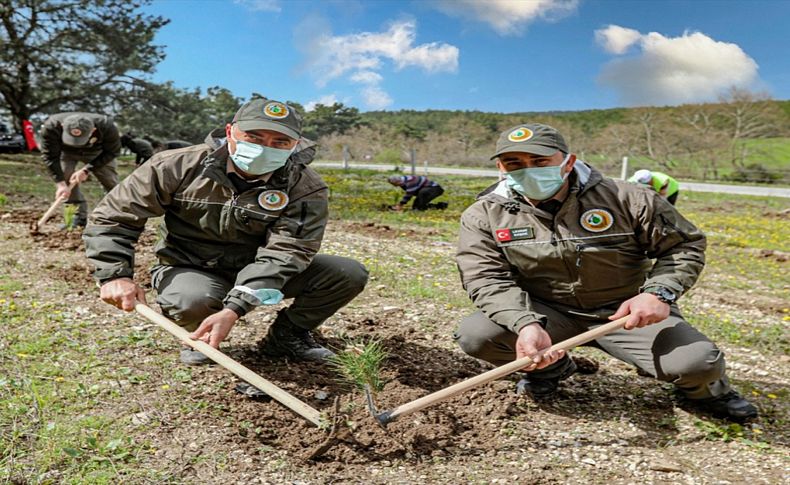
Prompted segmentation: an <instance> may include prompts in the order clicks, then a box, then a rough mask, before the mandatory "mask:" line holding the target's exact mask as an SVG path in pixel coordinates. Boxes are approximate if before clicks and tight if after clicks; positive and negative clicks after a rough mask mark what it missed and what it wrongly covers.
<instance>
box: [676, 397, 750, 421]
mask: <svg viewBox="0 0 790 485" xmlns="http://www.w3.org/2000/svg"><path fill="white" fill-rule="evenodd" d="M688 402H689V403H690V404H692V405H693V406H695V407H696V408H697V409H700V410H702V411H705V412H707V413H710V414H712V415H713V416H714V417H716V418H719V419H729V420H730V421H746V420H749V419H754V418H756V417H757V415H758V414H759V413H758V411H757V408H756V407H755V406H754V404H752V403H750V402H749V401H747V400H746V399H744V398H743V397H741V395H740V394H738V393H737V392H735V391H730V392H728V393H727V394H724V395H722V396H718V397H711V398H708V399H689V400H688Z"/></svg>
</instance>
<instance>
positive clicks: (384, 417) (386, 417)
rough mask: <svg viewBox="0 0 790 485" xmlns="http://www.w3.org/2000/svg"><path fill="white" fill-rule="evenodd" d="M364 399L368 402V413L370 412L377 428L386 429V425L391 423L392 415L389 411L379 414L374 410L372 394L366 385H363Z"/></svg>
mask: <svg viewBox="0 0 790 485" xmlns="http://www.w3.org/2000/svg"><path fill="white" fill-rule="evenodd" d="M365 399H366V400H367V402H368V411H370V414H371V415H372V416H373V418H375V419H376V422H377V423H378V424H379V426H381V427H382V428H385V429H386V427H387V423H389V422H390V421H392V415H391V413H390V412H389V411H383V412H379V411H378V409H376V404H375V403H374V402H373V393H372V392H370V386H369V385H367V384H365Z"/></svg>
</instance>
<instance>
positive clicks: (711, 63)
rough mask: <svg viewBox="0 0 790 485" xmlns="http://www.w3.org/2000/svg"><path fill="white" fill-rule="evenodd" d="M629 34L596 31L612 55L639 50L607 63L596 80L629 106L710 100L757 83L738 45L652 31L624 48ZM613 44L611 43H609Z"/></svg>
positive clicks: (751, 62) (700, 36)
mask: <svg viewBox="0 0 790 485" xmlns="http://www.w3.org/2000/svg"><path fill="white" fill-rule="evenodd" d="M612 27H617V26H609V27H608V28H607V29H604V32H605V31H606V30H608V31H609V32H610V33H611V32H616V31H615V30H612ZM620 29H622V28H620ZM629 30H630V29H622V30H621V31H619V34H615V35H608V36H607V35H606V34H605V33H602V34H601V35H600V36H599V34H598V32H596V37H597V38H598V39H599V41H601V39H603V45H604V47H605V48H606V49H607V50H610V49H613V50H611V51H612V52H616V51H617V50H618V49H622V51H621V52H625V50H627V49H628V46H629V45H632V44H635V43H638V45H639V47H638V50H639V52H638V54H636V55H635V56H633V57H625V58H619V59H615V60H613V61H610V62H609V63H608V64H606V65H605V66H604V67H603V69H602V71H601V74H600V76H599V81H600V82H601V83H602V84H604V85H606V86H609V87H612V88H613V89H615V90H616V91H617V92H618V94H619V95H620V96H621V98H622V101H623V102H625V103H626V104H628V105H632V106H634V105H636V106H640V105H641V106H644V105H673V104H683V103H694V102H704V101H710V100H714V99H715V98H716V97H717V96H718V95H719V94H721V93H722V92H724V91H726V90H727V89H729V88H731V87H733V86H735V87H741V88H747V87H748V86H749V85H750V84H752V83H753V82H755V81H756V80H757V69H758V66H757V63H756V62H755V61H754V59H752V58H751V57H749V56H748V55H747V54H746V53H745V52H744V51H743V50H742V49H741V48H740V47H739V46H738V45H737V44H732V43H728V42H720V41H716V40H714V39H711V38H710V37H708V36H706V35H705V34H702V33H700V32H685V33H684V34H683V35H681V36H679V37H665V36H663V35H661V34H659V33H656V32H651V33H649V34H644V35H642V34H640V36H639V38H638V39H637V40H636V41H633V42H631V43H630V44H629V43H628V36H629V35H632V34H628V33H625V34H624V33H623V32H625V31H629ZM599 32H601V31H599ZM633 32H636V31H633ZM612 39H616V40H614V41H613V42H614V43H612ZM618 42H619V43H618Z"/></svg>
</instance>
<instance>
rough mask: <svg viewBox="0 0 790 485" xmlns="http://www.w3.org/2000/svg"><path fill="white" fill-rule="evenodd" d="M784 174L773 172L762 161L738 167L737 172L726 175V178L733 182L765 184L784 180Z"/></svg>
mask: <svg viewBox="0 0 790 485" xmlns="http://www.w3.org/2000/svg"><path fill="white" fill-rule="evenodd" d="M783 178H784V175H783V174H782V173H780V172H772V171H770V170H768V169H767V168H766V167H765V166H763V165H762V164H760V163H750V164H749V165H747V166H746V167H738V168H737V169H736V170H735V172H733V173H731V174H729V175H725V176H724V179H725V180H729V181H732V182H756V183H763V184H775V183H777V182H778V181H780V180H782V179H783Z"/></svg>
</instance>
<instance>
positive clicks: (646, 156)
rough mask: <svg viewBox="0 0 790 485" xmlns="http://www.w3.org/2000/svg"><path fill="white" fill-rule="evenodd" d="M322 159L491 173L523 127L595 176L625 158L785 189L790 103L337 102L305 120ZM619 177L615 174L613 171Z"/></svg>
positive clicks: (734, 98) (747, 99) (737, 99)
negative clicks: (464, 105)
mask: <svg viewBox="0 0 790 485" xmlns="http://www.w3.org/2000/svg"><path fill="white" fill-rule="evenodd" d="M306 121H307V131H308V134H309V135H312V136H313V137H314V138H315V139H318V140H319V142H320V143H321V146H322V152H321V156H323V157H326V158H334V159H339V158H341V157H342V149H343V146H345V147H347V150H348V153H349V154H350V158H351V159H352V160H353V159H364V160H373V161H379V162H388V163H401V162H406V161H408V159H409V157H410V153H411V151H412V150H414V151H415V152H416V158H417V159H418V163H426V162H427V163H434V164H452V165H469V166H487V165H490V162H489V157H490V154H491V151H492V149H493V145H494V143H495V141H496V138H497V136H498V135H499V133H500V132H501V131H502V130H505V129H507V128H509V127H511V126H514V125H517V124H519V123H524V122H541V123H546V124H549V125H552V126H554V127H556V128H557V129H559V130H560V131H561V132H562V133H563V135H564V136H565V138H566V140H567V141H568V144H569V146H570V147H571V149H572V150H573V151H574V152H575V153H577V154H579V155H581V156H582V157H584V158H585V159H586V160H588V161H591V162H593V163H595V164H596V166H598V167H600V168H602V169H609V170H619V169H618V168H617V167H619V164H620V161H621V159H622V157H624V156H628V157H630V158H631V159H632V160H634V162H635V166H637V164H638V166H639V167H641V168H653V169H662V170H668V171H671V172H672V173H675V174H677V175H679V176H683V177H687V178H695V179H702V180H715V179H724V180H733V181H745V182H768V183H771V182H780V181H781V182H785V183H788V182H790V170H788V167H790V163H788V161H789V160H790V100H784V101H776V100H771V99H766V98H764V97H760V96H758V95H755V94H752V93H748V92H741V91H733V92H731V93H730V96H729V98H727V99H726V100H723V101H722V102H720V103H709V104H693V105H692V104H689V105H683V106H675V107H642V108H615V109H605V110H587V111H572V112H568V111H556V112H523V113H486V112H481V111H445V110H426V111H415V110H401V111H370V112H365V113H358V112H356V110H355V109H354V108H346V107H343V106H342V105H339V104H336V105H335V106H333V107H322V106H319V107H318V108H317V109H316V110H314V111H312V112H310V113H307V115H306ZM618 173H619V172H618Z"/></svg>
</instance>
